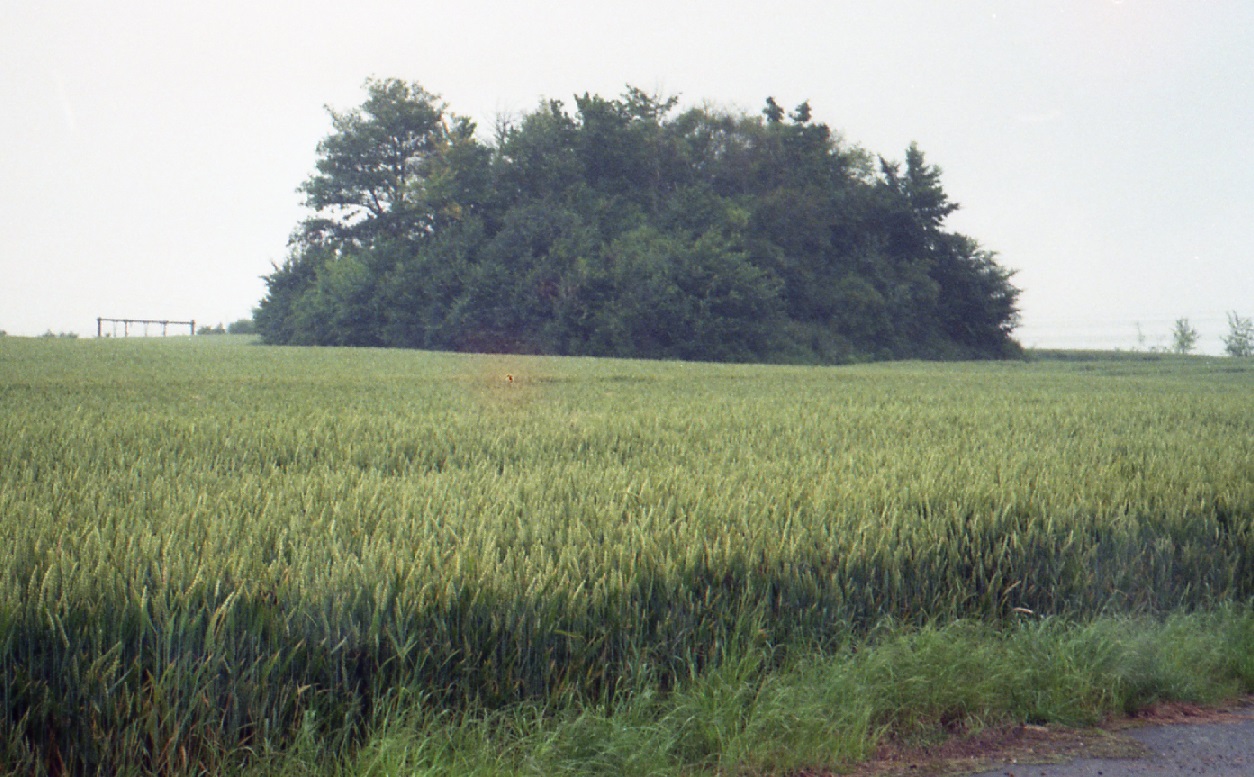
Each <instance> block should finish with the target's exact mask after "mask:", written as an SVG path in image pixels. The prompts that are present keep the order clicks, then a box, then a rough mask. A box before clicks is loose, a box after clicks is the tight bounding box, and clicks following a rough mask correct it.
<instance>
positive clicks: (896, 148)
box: [0, 0, 1254, 352]
mask: <svg viewBox="0 0 1254 777" xmlns="http://www.w3.org/2000/svg"><path fill="white" fill-rule="evenodd" d="M368 76H378V77H399V78H405V79H409V80H416V81H419V82H421V83H422V84H423V85H424V86H425V87H426V88H427V89H428V90H429V91H432V92H436V93H438V94H440V95H442V96H443V97H444V99H445V101H446V102H447V103H448V104H449V105H450V106H451V108H452V109H453V110H454V111H455V112H457V113H460V114H463V115H468V116H470V117H472V118H474V119H476V120H477V121H478V122H479V123H480V125H481V126H482V127H484V128H489V129H490V127H491V126H492V122H493V119H494V117H495V116H496V115H497V114H499V113H503V112H505V113H508V112H519V111H524V110H530V109H532V108H533V107H534V106H535V105H536V104H537V103H538V101H539V100H540V99H541V98H542V97H552V98H559V99H565V100H568V101H569V98H570V96H571V95H572V94H574V93H583V92H585V91H589V92H593V93H600V94H602V95H605V96H616V95H618V94H620V93H621V92H622V91H623V89H624V86H625V85H626V84H628V83H631V84H633V85H637V86H640V87H642V88H644V89H646V90H650V91H653V90H658V91H661V92H663V93H666V94H677V95H679V96H680V97H681V100H683V101H685V102H687V103H695V102H702V101H709V102H713V103H717V104H720V105H724V106H728V107H737V108H742V109H744V110H749V111H757V110H758V109H759V108H760V107H761V105H762V103H763V101H764V99H765V98H766V97H767V96H768V95H770V96H774V97H775V98H776V99H777V100H779V102H780V103H781V104H783V105H785V106H793V105H796V104H798V103H800V102H801V101H803V100H810V102H811V105H812V106H813V107H814V110H815V117H816V119H818V120H821V121H824V122H826V123H828V124H829V125H831V126H832V127H833V128H835V129H837V130H839V131H840V132H841V133H843V135H844V136H845V138H846V139H847V140H848V141H850V142H852V143H856V144H858V145H861V146H863V147H865V148H868V149H869V150H871V151H873V152H876V153H879V154H882V155H884V156H888V157H897V158H900V157H901V156H902V155H903V153H904V149H905V148H906V146H908V145H909V143H910V142H911V141H918V143H919V144H920V146H921V147H922V148H923V150H924V151H925V152H926V153H927V155H928V158H929V160H930V161H931V162H933V163H935V164H938V165H940V166H941V167H942V168H943V169H944V171H945V175H944V179H943V180H944V183H945V186H946V188H947V190H948V192H949V194H950V196H951V197H952V198H953V199H954V200H956V201H958V202H960V203H961V204H962V206H963V209H962V210H961V211H960V212H959V213H957V214H955V215H954V216H953V217H952V218H951V221H950V226H951V227H952V228H955V229H958V230H959V231H962V232H965V233H967V234H970V235H972V236H974V237H976V238H978V239H980V240H981V241H982V242H983V243H984V244H985V245H986V246H987V247H989V248H991V249H994V250H996V251H998V252H999V253H1000V254H1001V257H1002V261H1003V263H1004V264H1006V265H1007V266H1009V267H1012V268H1015V269H1017V270H1018V271H1019V274H1018V276H1017V282H1018V284H1019V285H1020V286H1021V287H1023V288H1024V289H1025V292H1024V295H1023V298H1022V307H1023V327H1022V329H1021V330H1020V337H1021V339H1022V341H1023V342H1024V343H1025V344H1026V345H1041V346H1050V345H1056V346H1076V347H1078V346H1110V347H1113V346H1120V347H1135V346H1136V345H1137V339H1136V326H1137V324H1138V323H1139V324H1140V326H1141V331H1142V335H1143V337H1144V345H1145V346H1146V347H1148V346H1153V345H1156V344H1163V343H1165V342H1166V338H1167V333H1168V331H1169V330H1170V328H1171V323H1172V321H1174V320H1175V319H1177V318H1180V317H1188V318H1190V319H1191V320H1192V321H1193V322H1194V323H1195V324H1196V325H1197V326H1198V328H1199V329H1200V330H1202V334H1203V345H1204V346H1205V348H1206V350H1209V351H1212V352H1215V351H1218V350H1219V349H1220V343H1219V336H1220V335H1221V334H1223V333H1224V332H1225V331H1226V324H1225V313H1226V312H1227V311H1230V310H1236V311H1238V312H1240V313H1241V314H1242V315H1244V316H1251V315H1254V2H1249V0H1205V1H1197V2H1194V1H1191V0H1190V1H1189V2H1186V1H1185V0H1018V1H1013V0H875V2H866V1H865V0H858V2H854V1H852V0H822V1H820V0H807V1H805V2H801V1H799V0H774V1H773V2H769V3H768V2H761V1H760V0H759V1H758V2H745V1H744V0H694V1H689V0H667V2H657V0H631V2H625V1H623V0H599V1H598V2H587V3H571V2H564V3H558V2H538V1H536V0H514V1H512V2H491V1H490V0H461V2H438V3H437V2H382V1H381V0H372V1H370V2H355V3H344V2H334V3H328V2H301V3H297V2H265V0H249V1H247V2H240V1H236V0H226V1H221V2H213V3H204V2H201V3H182V2H171V0H164V1H163V2H133V1H131V0H112V1H110V2H103V1H100V2H93V1H89V0H64V1H58V0H47V2H24V1H22V0H0V112H2V113H0V117H2V120H0V329H4V330H7V331H8V332H9V333H10V334H39V333H41V332H43V331H45V330H48V329H52V330H54V331H74V332H79V333H81V334H84V335H87V334H94V333H95V319H96V317H97V316H116V317H135V318H195V319H196V320H197V321H199V322H205V323H217V322H219V321H222V322H230V321H232V320H235V319H237V318H243V317H247V316H248V315H249V314H250V311H251V309H252V307H253V306H254V305H255V304H256V303H257V301H258V300H259V299H260V298H261V296H262V295H263V294H264V292H265V286H264V283H263V282H262V280H261V279H260V276H262V275H264V274H265V273H267V272H268V271H269V270H270V263H271V262H276V261H281V260H282V259H283V257H284V255H285V244H286V239H287V236H288V234H289V232H290V231H291V229H292V227H293V226H294V225H295V224H296V223H297V221H298V220H299V219H300V218H301V214H302V211H301V207H300V198H299V197H298V195H297V194H296V193H295V188H296V187H297V185H299V184H300V182H301V181H302V180H304V178H305V177H306V176H307V175H308V174H309V172H310V171H311V170H312V169H313V163H314V147H315V145H316V143H317V142H318V140H319V139H320V138H321V137H323V136H324V135H325V134H326V133H327V132H328V130H329V121H328V119H327V115H326V113H325V111H324V109H323V106H324V105H326V104H329V105H331V106H334V107H337V108H341V109H343V108H350V107H352V106H354V105H356V104H358V103H359V102H360V101H361V99H362V98H363V91H362V88H361V87H362V83H363V81H364V80H365V79H366V77H368Z"/></svg>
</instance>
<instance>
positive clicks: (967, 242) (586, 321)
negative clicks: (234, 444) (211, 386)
mask: <svg viewBox="0 0 1254 777" xmlns="http://www.w3.org/2000/svg"><path fill="white" fill-rule="evenodd" d="M366 91H367V95H368V96H367V99H366V101H365V102H364V103H363V104H362V105H361V106H360V107H359V108H356V109H354V110H352V111H349V112H345V113H340V112H336V111H334V110H331V111H330V113H331V119H332V126H333V130H332V133H331V134H330V135H329V136H328V137H327V138H326V139H324V140H323V141H322V142H321V143H319V145H318V148H317V153H318V158H317V162H316V164H315V172H314V174H313V175H312V176H311V177H310V178H309V180H308V181H306V182H305V183H304V184H303V185H302V186H301V187H300V190H299V191H301V192H302V193H303V194H304V195H305V203H306V206H307V207H308V209H309V216H308V217H307V218H306V219H305V220H304V221H303V222H302V223H301V224H300V225H299V226H298V227H297V229H296V230H295V232H294V233H293V236H292V240H291V245H290V252H289V255H288V257H287V258H286V260H285V261H284V262H283V263H282V264H281V265H276V266H275V268H274V272H273V273H272V274H270V275H269V276H267V277H266V283H267V287H268V288H267V293H266V296H265V297H264V299H262V301H261V303H260V306H259V307H258V309H257V310H256V313H255V320H256V323H257V328H258V331H259V333H260V334H261V336H262V338H263V339H264V340H265V341H266V342H270V343H285V344H305V345H357V346H398V347H413V348H430V349H444V350H463V351H489V352H520V353H546V354H564V355H576V354H582V355H603V356H624V357H646V358H678V359H701V360H720V361H724V360H725V361H796V362H824V363H831V362H840V361H849V360H856V359H868V358H901V357H922V358H996V357H1004V356H1009V355H1012V354H1015V353H1017V352H1018V345H1017V344H1016V343H1015V342H1014V340H1013V339H1012V338H1011V333H1012V331H1013V328H1014V327H1015V325H1016V323H1017V307H1016V303H1017V298H1018V294H1019V290H1018V289H1017V288H1015V287H1014V286H1013V285H1012V284H1011V282H1010V279H1011V276H1012V273H1011V272H1010V271H1008V270H1006V269H1005V268H1004V267H1002V266H1001V265H1000V264H999V263H998V260H997V257H996V255H995V254H994V253H992V252H990V251H988V250H986V249H984V248H982V247H981V246H980V244H979V243H978V242H977V241H976V240H974V239H973V238H970V237H967V236H965V235H961V234H957V233H954V232H950V231H946V229H945V219H946V217H947V216H949V214H951V213H952V212H953V211H955V210H956V209H957V208H958V205H957V204H956V203H953V202H951V201H950V200H949V198H948V196H947V195H946V193H945V192H944V189H943V188H942V186H941V181H940V176H941V171H940V169H939V168H937V167H936V166H934V165H929V164H928V163H927V161H926V159H925V157H924V154H923V152H922V151H921V150H920V149H919V148H918V147H917V146H915V145H912V146H911V147H910V148H909V149H907V150H906V153H905V160H904V162H896V161H890V160H888V159H884V158H882V157H873V156H872V155H871V154H869V153H868V152H866V151H864V150H863V149H861V148H858V147H856V146H852V145H848V144H846V143H845V142H844V141H843V139H842V138H841V137H840V136H839V135H838V134H837V133H834V132H833V131H832V130H831V129H830V128H829V127H828V126H827V125H826V124H822V123H817V122H815V121H814V119H813V112H812V110H811V107H810V104H809V103H808V102H805V103H802V104H801V105H799V106H797V107H796V108H795V109H794V110H792V111H785V110H784V109H783V108H782V107H780V105H779V104H778V103H777V102H776V101H775V100H774V99H773V98H767V100H766V107H765V108H764V109H763V111H762V112H761V114H760V115H746V114H743V113H737V112H731V111H724V110H720V109H716V108H712V107H708V106H706V107H696V108H689V109H686V110H682V111H679V110H677V105H678V101H677V100H676V99H675V98H663V97H660V96H658V95H651V94H648V93H646V92H643V91H641V90H640V89H636V88H634V87H628V89H627V91H626V93H625V94H623V95H622V96H620V97H618V98H616V99H606V98H603V97H600V96H597V95H591V94H584V95H582V96H577V97H575V98H574V104H573V106H567V105H566V104H564V103H562V102H561V101H557V100H550V101H546V102H544V103H542V104H541V105H539V106H538V107H537V108H536V109H535V110H534V111H532V112H530V113H527V114H525V115H523V116H521V117H519V118H517V119H515V120H512V121H505V120H502V121H501V122H500V123H499V124H498V126H497V127H496V132H495V136H494V137H493V138H492V139H491V140H484V139H482V138H480V136H479V135H478V134H477V129H476V127H475V125H474V124H473V123H472V122H470V121H468V120H467V119H465V118H462V117H458V116H456V115H454V114H452V113H450V112H449V111H448V109H447V107H446V106H445V105H444V103H443V102H442V101H441V100H440V98H439V97H437V96H435V95H433V94H431V93H429V92H427V91H426V90H425V89H423V88H422V87H421V86H419V85H418V84H415V83H407V82H404V81H400V80H395V79H387V80H371V81H368V82H367V83H366Z"/></svg>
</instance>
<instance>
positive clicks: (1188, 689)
mask: <svg viewBox="0 0 1254 777" xmlns="http://www.w3.org/2000/svg"><path fill="white" fill-rule="evenodd" d="M787 652H788V654H789V655H791V656H792V657H791V658H788V657H784V652H783V651H781V650H779V649H778V648H775V649H772V648H770V647H767V646H746V647H744V648H743V649H740V650H735V651H732V652H731V653H730V654H729V655H731V656H732V657H731V658H729V659H728V660H725V661H723V662H722V663H721V664H720V665H718V666H716V667H711V668H710V669H709V670H707V671H706V672H704V673H703V674H701V675H700V676H697V677H694V678H691V679H690V681H688V682H686V683H684V684H682V685H681V686H680V687H678V688H677V689H676V690H674V691H673V692H671V693H669V694H665V695H663V694H659V693H658V692H656V691H655V690H653V689H651V688H650V687H649V686H648V685H647V683H644V682H642V683H641V685H640V687H638V688H637V689H636V690H635V691H634V692H633V693H631V694H628V695H627V696H625V697H624V699H623V701H622V702H621V703H620V704H618V705H617V706H616V707H614V708H613V709H606V708H605V707H600V706H592V705H587V704H582V703H580V701H579V700H578V699H568V700H566V701H565V702H563V703H555V704H552V705H550V706H547V707H539V706H532V705H526V706H514V707H510V708H507V709H504V710H495V711H487V710H480V711H475V712H468V713H463V714H458V715H454V714H450V713H448V712H445V711H442V710H439V709H435V708H432V707H430V706H427V705H426V704H424V703H423V700H422V699H420V698H406V697H403V696H402V697H398V698H396V699H394V700H393V703H392V704H391V705H389V707H388V709H387V710H386V711H384V712H381V713H380V715H379V717H378V718H377V719H376V725H375V726H374V727H373V733H372V734H371V735H370V736H369V737H368V738H367V740H366V743H365V745H364V746H362V747H360V748H357V749H355V750H354V751H353V752H351V753H348V752H343V751H336V750H333V749H331V748H329V747H327V746H325V745H323V744H320V743H321V741H322V740H321V739H320V738H319V736H318V734H317V730H318V726H317V724H316V721H309V722H308V724H307V726H306V727H305V728H304V730H303V734H302V736H301V737H299V738H298V741H297V743H296V745H295V746H294V747H292V748H291V749H289V750H287V751H285V752H283V753H262V754H257V757H256V758H255V759H253V760H252V762H251V765H250V766H249V767H248V768H247V769H246V770H245V773H246V774H248V775H250V777H261V776H262V775H276V776H277V775H296V774H325V775H368V776H369V777H384V776H385V775H431V776H433V777H434V776H436V775H439V776H440V777H454V776H457V777H461V776H467V777H469V776H470V775H475V776H479V775H659V776H660V775H695V774H710V775H790V774H791V775H800V774H815V773H826V772H828V771H836V772H838V771H840V770H842V769H848V768H850V767H851V766H853V765H856V764H858V763H859V762H863V761H865V760H867V759H869V758H871V757H872V756H873V755H874V753H875V752H876V750H877V748H879V747H881V746H883V745H885V744H894V745H904V746H909V747H921V746H922V747H926V746H933V745H938V744H940V743H942V742H944V741H946V740H948V739H950V738H953V737H964V736H970V735H973V734H977V733H978V732H980V731H982V730H984V729H986V728H989V727H995V726H1005V725H1013V724H1035V725H1041V724H1063V725H1069V726H1077V725H1092V724H1095V723H1098V722H1100V721H1101V720H1103V719H1104V718H1107V717H1110V716H1115V715H1122V714H1127V713H1133V712H1135V711H1137V710H1139V709H1142V708H1145V707H1148V706H1150V705H1152V704H1154V703H1157V702H1161V701H1182V702H1192V703H1202V704H1207V703H1217V702H1220V701H1222V700H1224V699H1231V698H1233V697H1236V696H1240V695H1242V694H1246V693H1249V692H1251V691H1254V610H1251V608H1250V607H1240V606H1227V607H1223V608H1219V609H1217V610H1213V611H1209V612H1204V613H1189V614H1175V615H1170V616H1167V617H1164V618H1155V617H1149V616H1137V617H1133V616H1119V617H1104V618H1097V619H1093V620H1089V621H1087V622H1082V623H1081V622H1072V621H1067V620H1064V619H1061V618H1047V619H1039V620H1038V619H1024V620H1023V621H1021V622H1019V623H1016V624H1010V625H1005V626H1000V627H994V626H991V625H987V624H983V623H977V622H972V621H956V622H952V623H948V624H944V625H935V626H928V627H924V628H904V627H898V626H895V625H892V624H885V625H882V626H881V627H880V628H879V629H877V630H876V631H875V633H873V634H872V635H870V636H869V637H867V638H866V639H864V640H860V641H858V642H856V643H852V642H851V643H850V644H848V645H847V646H846V647H845V648H844V649H843V650H840V651H838V652H836V653H834V654H827V655H822V656H819V655H815V654H813V653H806V651H804V650H798V649H796V648H795V647H794V648H793V649H792V650H789V651H787Z"/></svg>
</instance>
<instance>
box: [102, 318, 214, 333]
mask: <svg viewBox="0 0 1254 777" xmlns="http://www.w3.org/2000/svg"><path fill="white" fill-rule="evenodd" d="M106 323H108V324H112V325H113V331H112V334H111V335H110V336H111V337H117V336H118V324H121V325H122V336H123V337H130V336H131V325H132V324H135V325H143V327H144V334H143V335H142V336H143V337H147V336H148V327H149V325H158V324H159V325H160V326H161V336H162V337H165V336H166V334H167V332H168V331H169V329H170V327H171V326H180V327H182V326H185V327H187V333H188V334H189V335H195V334H196V321H195V320H194V319H193V320H191V321H170V320H169V319H156V318H97V319H96V337H104V336H105V333H104V325H105V324H106Z"/></svg>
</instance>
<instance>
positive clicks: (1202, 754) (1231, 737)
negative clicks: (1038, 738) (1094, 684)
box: [973, 718, 1254, 777]
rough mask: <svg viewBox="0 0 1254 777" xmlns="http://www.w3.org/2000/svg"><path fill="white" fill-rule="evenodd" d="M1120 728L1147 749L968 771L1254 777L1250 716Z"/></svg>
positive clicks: (992, 776) (1022, 776)
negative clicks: (1131, 754) (1141, 753)
mask: <svg viewBox="0 0 1254 777" xmlns="http://www.w3.org/2000/svg"><path fill="white" fill-rule="evenodd" d="M1121 733H1122V735H1123V736H1126V737H1129V738H1131V739H1134V740H1136V741H1137V742H1140V743H1141V744H1142V745H1144V746H1145V747H1146V748H1147V749H1148V750H1149V755H1147V756H1145V757H1144V758H1131V759H1123V758H1119V759H1115V758H1081V759H1077V760H1074V761H1070V762H1068V763H1062V764H1049V765H1043V764H1041V765H1038V764H1024V763H1019V764H1006V765H1004V766H1002V767H1000V768H998V769H993V770H991V771H986V772H980V773H979V774H978V775H974V776H973V777H1008V775H1013V777H1179V775H1197V776H1198V777H1254V719H1249V718H1247V719H1244V720H1237V721H1234V722H1225V723H1204V724H1189V723H1181V724H1171V725H1162V726H1148V727H1145V728H1139V729H1132V730H1129V731H1124V732H1121Z"/></svg>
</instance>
